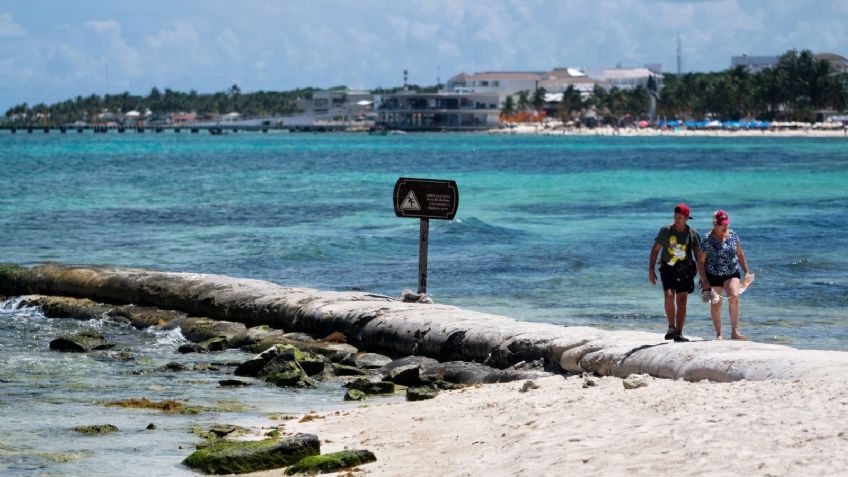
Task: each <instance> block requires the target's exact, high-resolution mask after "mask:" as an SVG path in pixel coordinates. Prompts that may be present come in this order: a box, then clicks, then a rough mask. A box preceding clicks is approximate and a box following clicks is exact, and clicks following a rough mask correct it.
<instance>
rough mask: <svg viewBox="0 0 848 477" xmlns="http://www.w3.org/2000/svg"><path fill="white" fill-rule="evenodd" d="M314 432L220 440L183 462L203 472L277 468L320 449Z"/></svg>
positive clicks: (314, 453) (315, 452) (240, 471)
mask: <svg viewBox="0 0 848 477" xmlns="http://www.w3.org/2000/svg"><path fill="white" fill-rule="evenodd" d="M320 446H321V444H320V442H319V441H318V436H316V435H314V434H297V435H295V436H293V437H289V438H286V439H265V440H261V441H222V442H217V443H215V444H213V445H210V446H209V447H206V448H203V449H198V450H197V451H195V452H194V453H192V454H191V455H190V456H188V457H186V458H185V460H183V464H184V465H185V466H187V467H190V468H192V469H194V470H198V471H200V472H203V473H206V474H244V473H248V472H257V471H260V470H268V469H277V468H280V467H286V466H289V465H292V464H294V463H296V462H299V461H300V460H301V459H303V458H304V457H308V456H313V455H318V454H320V453H321V447H320Z"/></svg>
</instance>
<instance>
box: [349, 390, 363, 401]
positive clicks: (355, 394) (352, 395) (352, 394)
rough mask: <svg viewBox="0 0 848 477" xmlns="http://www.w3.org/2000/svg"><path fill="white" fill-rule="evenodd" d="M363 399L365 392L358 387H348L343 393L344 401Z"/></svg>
mask: <svg viewBox="0 0 848 477" xmlns="http://www.w3.org/2000/svg"><path fill="white" fill-rule="evenodd" d="M363 399H365V393H364V392H362V391H360V390H359V389H348V390H347V392H345V395H344V400H345V401H361V400H363Z"/></svg>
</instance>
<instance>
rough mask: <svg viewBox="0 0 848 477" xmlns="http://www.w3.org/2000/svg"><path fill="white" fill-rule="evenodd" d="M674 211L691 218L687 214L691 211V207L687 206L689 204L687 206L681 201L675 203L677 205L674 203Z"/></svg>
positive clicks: (687, 218)
mask: <svg viewBox="0 0 848 477" xmlns="http://www.w3.org/2000/svg"><path fill="white" fill-rule="evenodd" d="M674 212H675V213H677V212H680V213H681V214H683V215H685V216H686V220H689V219H691V218H692V217H691V216H690V215H689V214H691V213H692V209H690V208H689V206H688V205H686V204H684V203H683V202H681V203H679V204H677V205H675V206H674Z"/></svg>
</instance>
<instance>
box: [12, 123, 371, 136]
mask: <svg viewBox="0 0 848 477" xmlns="http://www.w3.org/2000/svg"><path fill="white" fill-rule="evenodd" d="M184 131H185V132H188V133H190V134H200V133H206V134H212V135H216V136H217V135H226V134H236V133H246V132H262V133H267V132H269V131H276V132H311V133H319V132H362V131H363V129H362V128H359V127H351V126H350V125H348V124H315V125H297V126H266V125H259V126H255V125H220V124H214V125H213V124H204V125H187V126H99V125H86V126H0V132H2V133H5V134H36V133H37V134H50V133H56V132H58V133H59V134H67V133H70V132H75V133H77V134H83V133H87V134H109V133H116V134H126V133H133V134H145V133H153V134H162V133H169V132H173V133H182V132H184Z"/></svg>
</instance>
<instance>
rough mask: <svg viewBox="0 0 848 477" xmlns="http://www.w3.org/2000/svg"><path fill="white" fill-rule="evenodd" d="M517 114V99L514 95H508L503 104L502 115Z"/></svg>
mask: <svg viewBox="0 0 848 477" xmlns="http://www.w3.org/2000/svg"><path fill="white" fill-rule="evenodd" d="M511 116H515V101H514V100H513V99H512V96H507V97H506V99H505V100H504V102H503V104H502V105H501V117H504V118H509V117H511Z"/></svg>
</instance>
